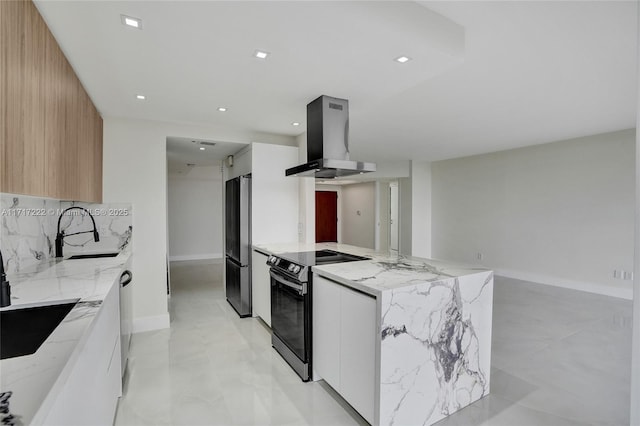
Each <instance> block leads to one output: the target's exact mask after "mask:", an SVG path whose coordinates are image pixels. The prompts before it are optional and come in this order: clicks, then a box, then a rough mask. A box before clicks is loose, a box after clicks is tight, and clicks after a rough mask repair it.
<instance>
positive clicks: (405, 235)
mask: <svg viewBox="0 0 640 426" xmlns="http://www.w3.org/2000/svg"><path fill="white" fill-rule="evenodd" d="M411 187H412V182H411V178H402V179H398V198H399V203H400V209H399V210H400V212H399V221H398V229H399V231H398V239H399V241H398V252H399V253H400V254H404V255H408V256H409V255H411V254H412V253H411V249H412V248H413V245H412V236H413V231H412V229H413V223H412V219H413V210H412V207H411V205H412V204H411V196H412V188H411Z"/></svg>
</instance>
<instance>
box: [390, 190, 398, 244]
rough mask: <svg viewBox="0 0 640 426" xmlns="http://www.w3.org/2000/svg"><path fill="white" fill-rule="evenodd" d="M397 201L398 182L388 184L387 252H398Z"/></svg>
mask: <svg viewBox="0 0 640 426" xmlns="http://www.w3.org/2000/svg"><path fill="white" fill-rule="evenodd" d="M398 202H399V199H398V182H391V183H389V251H391V252H395V253H397V252H398V240H399V236H398V234H399V227H398V220H399V219H398V217H399V216H400V215H399V210H400V207H399V204H398Z"/></svg>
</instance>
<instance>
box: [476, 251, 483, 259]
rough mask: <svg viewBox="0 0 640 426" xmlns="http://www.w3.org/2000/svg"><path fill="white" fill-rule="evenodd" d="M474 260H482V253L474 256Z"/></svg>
mask: <svg viewBox="0 0 640 426" xmlns="http://www.w3.org/2000/svg"><path fill="white" fill-rule="evenodd" d="M476 259H478V260H482V253H480V252H478V254H476Z"/></svg>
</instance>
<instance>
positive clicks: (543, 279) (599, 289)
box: [493, 269, 633, 300]
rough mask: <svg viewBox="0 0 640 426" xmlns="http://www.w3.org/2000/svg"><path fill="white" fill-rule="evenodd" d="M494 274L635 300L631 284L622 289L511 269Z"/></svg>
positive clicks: (498, 270)
mask: <svg viewBox="0 0 640 426" xmlns="http://www.w3.org/2000/svg"><path fill="white" fill-rule="evenodd" d="M493 272H494V273H495V274H496V275H501V276H503V277H507V278H514V279H516V280H523V281H531V282H534V283H538V284H544V285H550V286H554V287H562V288H568V289H571V290H578V291H586V292H587V293H595V294H601V295H603V296H610V297H617V298H618V299H626V300H633V288H631V284H629V288H620V287H611V286H608V285H603V284H599V283H592V282H586V281H574V280H568V279H565V278H558V277H552V276H548V275H541V274H533V273H530V272H522V271H513V270H510V269H494V270H493ZM630 283H631V282H630Z"/></svg>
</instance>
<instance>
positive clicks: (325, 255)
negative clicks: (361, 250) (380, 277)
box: [277, 250, 369, 266]
mask: <svg viewBox="0 0 640 426" xmlns="http://www.w3.org/2000/svg"><path fill="white" fill-rule="evenodd" d="M277 256H278V257H281V258H283V259H287V260H289V261H291V262H294V263H297V264H298V265H303V266H315V265H326V264H327V263H343V262H355V261H357V260H369V258H367V257H362V256H356V255H354V254H347V253H342V252H339V251H333V250H318V251H301V252H296V253H282V254H278V255H277Z"/></svg>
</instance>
